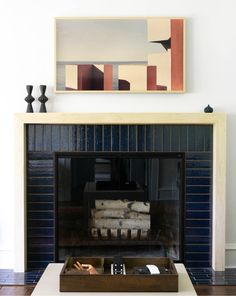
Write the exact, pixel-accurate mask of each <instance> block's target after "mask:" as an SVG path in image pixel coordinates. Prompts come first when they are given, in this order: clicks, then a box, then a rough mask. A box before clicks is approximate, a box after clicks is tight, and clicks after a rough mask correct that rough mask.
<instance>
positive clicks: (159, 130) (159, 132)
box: [153, 125, 163, 152]
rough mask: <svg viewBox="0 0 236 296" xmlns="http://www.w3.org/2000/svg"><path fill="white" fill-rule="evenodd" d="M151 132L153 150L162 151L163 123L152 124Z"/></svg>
mask: <svg viewBox="0 0 236 296" xmlns="http://www.w3.org/2000/svg"><path fill="white" fill-rule="evenodd" d="M153 132H154V133H153V146H154V151H156V152H163V125H154V130H153Z"/></svg>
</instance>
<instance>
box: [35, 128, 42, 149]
mask: <svg viewBox="0 0 236 296" xmlns="http://www.w3.org/2000/svg"><path fill="white" fill-rule="evenodd" d="M42 150H43V125H42V124H36V125H35V151H42Z"/></svg>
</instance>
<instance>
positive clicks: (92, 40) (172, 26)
mask: <svg viewBox="0 0 236 296" xmlns="http://www.w3.org/2000/svg"><path fill="white" fill-rule="evenodd" d="M55 91H56V92H58V93H60V92H63V93H70V92H80V93H82V92H104V93H106V92H108V93H110V92H116V93H124V92H125V93H152V92H154V93H178V92H180V93H182V92H185V19H184V18H175V17H169V18H167V17H149V18H144V17H139V18H138V17H133V18H124V17H123V18H121V17H119V18H118V17H116V18H114V17H113V18H99V17H96V18H83V17H72V18H71V17H70V18H66V17H60V18H55Z"/></svg>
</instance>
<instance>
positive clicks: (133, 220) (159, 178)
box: [54, 152, 185, 262]
mask: <svg viewBox="0 0 236 296" xmlns="http://www.w3.org/2000/svg"><path fill="white" fill-rule="evenodd" d="M184 163H185V154H184V153H172V152H171V153H156V152H56V153H54V170H55V209H56V215H55V225H56V227H55V255H56V261H58V262H62V261H64V260H65V258H66V257H67V256H68V255H72V256H104V257H106V256H107V257H110V256H114V255H121V256H139V257H140V256H147V257H148V256H150V257H152V256H169V257H171V258H173V260H174V261H177V262H179V261H180V262H183V246H184V244H183V237H184V236H183V232H184V226H183V220H184V217H183V216H184V214H183V213H184V195H185V192H184V191H185V190H184V188H185V172H184V168H185V165H184Z"/></svg>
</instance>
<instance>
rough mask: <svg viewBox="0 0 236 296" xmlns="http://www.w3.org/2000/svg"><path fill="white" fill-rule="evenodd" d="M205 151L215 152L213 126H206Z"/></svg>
mask: <svg viewBox="0 0 236 296" xmlns="http://www.w3.org/2000/svg"><path fill="white" fill-rule="evenodd" d="M204 151H208V152H212V151H213V126H212V125H207V126H205V147H204Z"/></svg>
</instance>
